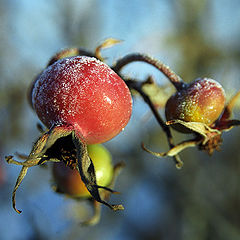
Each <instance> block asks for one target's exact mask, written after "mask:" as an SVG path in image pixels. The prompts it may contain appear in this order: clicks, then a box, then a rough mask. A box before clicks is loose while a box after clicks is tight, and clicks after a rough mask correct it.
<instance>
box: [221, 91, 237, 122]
mask: <svg viewBox="0 0 240 240" xmlns="http://www.w3.org/2000/svg"><path fill="white" fill-rule="evenodd" d="M239 97H240V91H238V92H237V93H236V94H235V95H234V96H233V97H232V98H231V99H230V101H229V102H228V104H227V105H226V107H225V109H224V112H223V114H222V116H221V118H220V120H226V119H229V118H230V117H231V116H232V111H233V108H234V107H235V105H236V104H237V101H238V100H239Z"/></svg>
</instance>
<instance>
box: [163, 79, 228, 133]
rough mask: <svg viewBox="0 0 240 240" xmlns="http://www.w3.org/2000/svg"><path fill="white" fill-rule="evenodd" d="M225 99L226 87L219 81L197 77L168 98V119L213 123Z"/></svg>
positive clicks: (166, 112)
mask: <svg viewBox="0 0 240 240" xmlns="http://www.w3.org/2000/svg"><path fill="white" fill-rule="evenodd" d="M225 100H226V99H225V92H224V89H223V88H222V86H221V85H220V84H219V83H218V82H216V81H215V80H213V79H209V78H203V79H197V80H195V81H194V82H192V83H190V84H186V85H185V86H184V87H183V88H182V89H181V90H179V91H177V92H176V93H175V94H174V95H172V96H171V97H170V98H169V99H168V101H167V103H166V108H165V115H166V119H167V120H168V121H169V120H174V119H179V120H183V121H186V122H201V123H204V124H207V125H211V124H212V123H213V122H215V121H216V120H217V119H218V118H219V116H220V114H221V113H222V111H223V109H224V105H225ZM177 130H180V131H181V130H183V129H181V128H180V129H179V128H177ZM183 131H184V130H183Z"/></svg>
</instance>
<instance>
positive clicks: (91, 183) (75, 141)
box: [5, 126, 123, 213]
mask: <svg viewBox="0 0 240 240" xmlns="http://www.w3.org/2000/svg"><path fill="white" fill-rule="evenodd" d="M22 157H23V159H26V160H25V161H23V162H19V161H16V160H14V159H13V156H7V157H6V158H5V159H6V161H7V163H9V164H15V165H21V166H23V167H22V170H21V171H20V174H19V176H18V179H17V182H16V185H15V187H14V190H13V194H12V205H13V208H14V210H15V211H16V212H17V213H21V211H20V210H18V209H16V207H15V206H16V201H15V196H16V191H17V189H18V188H19V186H20V184H21V182H22V180H23V179H24V177H25V175H26V173H27V170H28V168H29V167H32V166H36V165H41V164H44V163H45V162H48V161H51V162H59V161H63V162H64V163H65V164H66V165H68V166H70V167H71V168H76V167H77V169H78V171H79V173H80V175H81V178H82V180H83V182H84V184H85V185H86V187H87V189H88V190H89V192H90V193H91V195H92V196H93V198H94V199H95V200H96V201H98V202H100V203H103V204H105V205H107V206H108V207H110V208H111V209H113V210H122V209H123V206H122V205H110V204H108V203H107V202H105V201H104V200H102V199H101V196H100V194H99V188H104V189H105V190H107V191H109V192H111V193H115V191H113V190H112V189H110V188H107V187H102V186H98V185H97V183H96V175H95V170H94V165H93V163H92V161H91V159H90V157H89V156H88V152H87V145H86V144H85V143H84V141H83V140H82V139H81V138H80V137H79V136H76V134H75V131H73V129H72V128H71V127H70V126H55V127H52V128H51V129H50V130H49V131H47V132H45V133H43V134H42V135H41V137H40V138H39V139H38V140H37V141H36V143H35V144H34V146H33V148H32V151H31V153H30V154H29V156H27V157H26V156H22Z"/></svg>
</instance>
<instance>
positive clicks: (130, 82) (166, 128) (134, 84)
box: [121, 76, 183, 168]
mask: <svg viewBox="0 0 240 240" xmlns="http://www.w3.org/2000/svg"><path fill="white" fill-rule="evenodd" d="M121 77H122V76H121ZM122 79H124V78H123V77H122ZM125 82H126V84H127V85H128V87H129V88H132V89H135V90H136V91H137V92H138V93H139V94H140V95H141V96H142V98H143V100H144V101H145V102H146V103H147V104H148V106H149V107H150V109H151V111H152V113H153V115H154V117H155V118H156V120H157V122H158V123H159V124H160V126H161V127H162V129H163V131H164V132H165V133H166V136H167V140H168V145H169V147H170V148H173V147H174V146H175V145H174V143H173V138H172V134H171V131H170V128H169V126H168V125H166V124H165V122H164V121H163V120H162V118H161V116H160V115H159V113H158V111H157V109H156V108H155V106H154V104H153V103H152V101H151V99H150V98H149V96H148V95H147V94H145V93H144V91H143V90H142V83H140V82H137V81H134V80H126V79H125ZM173 159H174V161H175V163H176V166H177V168H181V167H182V165H183V163H182V161H181V159H180V157H179V156H178V155H177V154H176V155H175V156H173Z"/></svg>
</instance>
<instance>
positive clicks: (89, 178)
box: [72, 132, 124, 211]
mask: <svg viewBox="0 0 240 240" xmlns="http://www.w3.org/2000/svg"><path fill="white" fill-rule="evenodd" d="M72 140H73V143H74V145H75V147H76V149H77V168H78V171H79V173H80V175H81V179H82V181H83V182H84V184H85V186H86V188H87V189H88V191H89V192H90V194H91V195H92V197H93V198H94V199H95V200H96V201H98V202H100V203H102V204H104V205H106V206H108V207H109V208H111V209H112V210H114V211H117V210H123V209H124V208H123V206H122V205H111V204H109V203H107V202H106V201H104V200H103V199H102V198H101V196H100V193H99V188H103V189H105V190H107V191H110V192H111V193H115V191H113V190H111V189H110V188H107V187H103V186H98V185H97V181H96V174H95V169H94V165H93V162H92V160H91V158H90V157H89V155H88V152H87V145H86V144H85V143H84V142H83V141H81V139H80V138H79V137H78V136H77V135H76V133H75V132H73V134H72Z"/></svg>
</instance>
